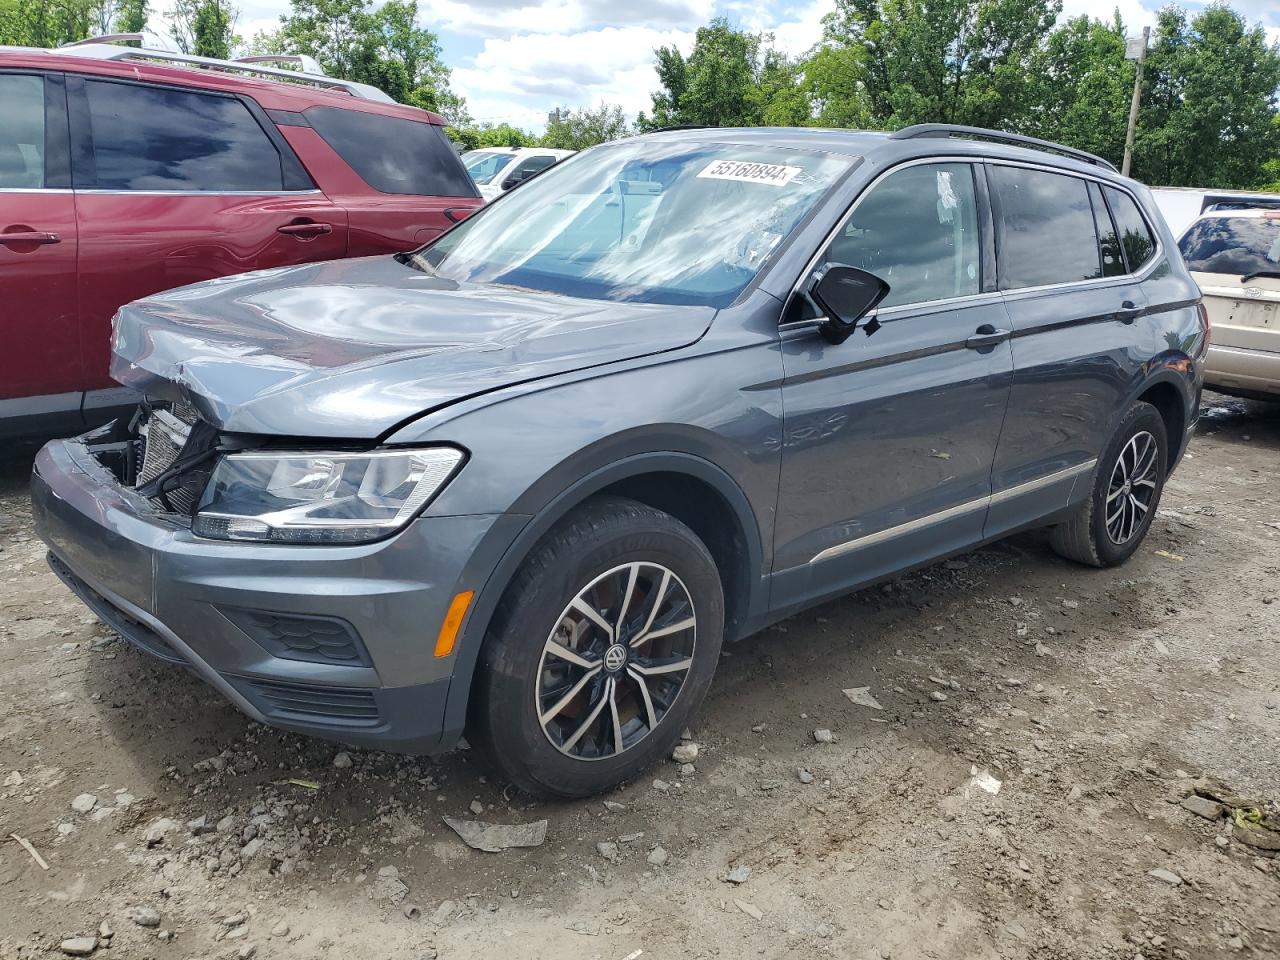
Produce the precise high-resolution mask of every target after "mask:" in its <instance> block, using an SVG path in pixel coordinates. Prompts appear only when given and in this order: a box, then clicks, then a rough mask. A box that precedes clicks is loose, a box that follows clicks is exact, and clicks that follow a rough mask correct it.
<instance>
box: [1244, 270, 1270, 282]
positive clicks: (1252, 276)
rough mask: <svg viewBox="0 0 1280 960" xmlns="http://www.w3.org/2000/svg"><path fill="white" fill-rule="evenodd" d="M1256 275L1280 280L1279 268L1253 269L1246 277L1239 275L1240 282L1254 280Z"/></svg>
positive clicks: (1256, 277)
mask: <svg viewBox="0 0 1280 960" xmlns="http://www.w3.org/2000/svg"><path fill="white" fill-rule="evenodd" d="M1258 277H1269V278H1270V279H1272V280H1280V270H1255V271H1254V272H1253V273H1251V274H1249V275H1248V276H1247V277H1241V278H1240V282H1241V283H1248V282H1249V281H1250V280H1256V279H1258Z"/></svg>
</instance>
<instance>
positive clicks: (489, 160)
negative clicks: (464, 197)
mask: <svg viewBox="0 0 1280 960" xmlns="http://www.w3.org/2000/svg"><path fill="white" fill-rule="evenodd" d="M514 159H515V154H512V153H490V152H489V151H488V150H468V151H467V152H466V153H464V154H463V155H462V162H463V163H464V164H465V165H466V167H467V173H469V174H471V179H472V180H474V181H475V182H476V183H488V182H489V181H490V180H492V179H493V178H494V177H496V176H497V175H498V172H499V171H500V170H501V169H502V168H503V167H505V166H506V165H507V164H508V163H510V162H511V161H512V160H514Z"/></svg>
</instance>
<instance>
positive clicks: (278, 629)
mask: <svg viewBox="0 0 1280 960" xmlns="http://www.w3.org/2000/svg"><path fill="white" fill-rule="evenodd" d="M218 609H219V611H221V613H222V614H223V616H225V617H226V618H227V619H228V620H230V621H231V622H232V623H234V624H235V625H236V626H237V627H239V628H240V629H241V630H243V631H244V632H245V633H246V634H248V636H250V637H252V638H253V639H254V640H255V641H256V642H257V643H259V644H260V645H261V646H263V647H265V648H266V649H267V651H268V652H270V653H272V654H274V655H275V656H277V657H284V658H285V659H287V660H304V661H307V662H309V663H333V664H341V665H346V666H352V667H371V666H373V663H372V661H371V660H370V659H369V654H368V653H367V652H366V651H365V648H364V644H363V643H361V642H360V638H359V637H358V636H356V632H355V630H354V629H353V628H352V627H351V625H350V624H348V623H346V622H345V621H342V620H336V619H333V618H330V617H316V616H309V615H302V614H283V613H270V612H267V611H265V610H239V609H236V608H234V607H219V608H218Z"/></svg>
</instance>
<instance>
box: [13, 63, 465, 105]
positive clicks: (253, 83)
mask: <svg viewBox="0 0 1280 960" xmlns="http://www.w3.org/2000/svg"><path fill="white" fill-rule="evenodd" d="M74 49H76V48H68V49H66V50H56V49H55V50H45V49H41V48H38V47H6V46H0V68H8V69H13V68H19V69H21V68H27V69H31V70H42V71H59V72H62V73H75V74H81V75H85V76H99V77H111V78H118V79H122V80H143V81H148V80H149V81H153V82H155V83H164V84H169V85H172V86H183V87H191V88H192V89H200V90H214V91H218V92H221V93H235V94H247V95H249V96H251V97H253V99H254V100H256V101H257V102H258V103H259V104H260V105H261V106H262V107H263V108H264V109H267V110H288V111H290V112H295V113H296V112H301V111H303V110H305V109H306V108H307V107H314V106H329V107H340V108H342V109H345V110H357V111H360V112H362V113H376V114H380V115H382V116H390V117H399V118H401V119H404V120H415V121H417V122H419V123H423V122H427V123H434V124H437V125H443V124H444V120H443V118H441V117H440V116H439V115H438V114H435V113H432V112H431V111H429V110H422V109H420V108H418V107H410V106H407V105H405V104H401V103H384V102H382V101H378V100H369V99H365V98H363V97H358V96H353V95H351V94H350V93H345V92H342V91H340V90H327V89H322V88H320V87H316V86H312V85H309V84H307V83H306V81H305V80H304V79H302V75H300V78H299V81H298V82H293V81H290V80H287V79H281V80H272V79H267V78H265V77H259V76H252V75H249V74H247V73H232V72H223V71H220V70H214V69H208V68H205V67H202V66H200V65H198V64H194V63H193V64H181V63H160V62H157V61H153V60H145V59H128V60H104V59H96V58H94V57H92V56H86V55H85V53H84V52H79V53H72V52H71V50H74ZM80 49H81V51H83V49H84V48H80ZM137 52H138V54H139V56H140V57H143V56H145V55H146V54H147V53H148V52H149V51H142V50H139V51H137ZM157 53H158V55H160V56H163V55H164V54H163V53H161V52H158V51H157ZM244 66H246V67H247V66H248V65H247V64H246V65H244Z"/></svg>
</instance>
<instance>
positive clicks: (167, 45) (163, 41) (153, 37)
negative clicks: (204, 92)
mask: <svg viewBox="0 0 1280 960" xmlns="http://www.w3.org/2000/svg"><path fill="white" fill-rule="evenodd" d="M91 43H136V44H137V45H138V46H139V47H141V48H143V49H144V50H163V51H164V52H165V53H181V52H182V50H181V49H179V47H178V44H177V42H176V41H175V40H174V39H173V37H166V36H164V35H162V34H159V33H154V32H152V31H151V30H141V31H139V32H138V33H104V34H102V35H101V36H97V37H86V38H85V39H83V40H72V41H70V42H69V43H64V44H61V45H60V46H59V49H62V48H64V47H84V46H87V45H89V44H91Z"/></svg>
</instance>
